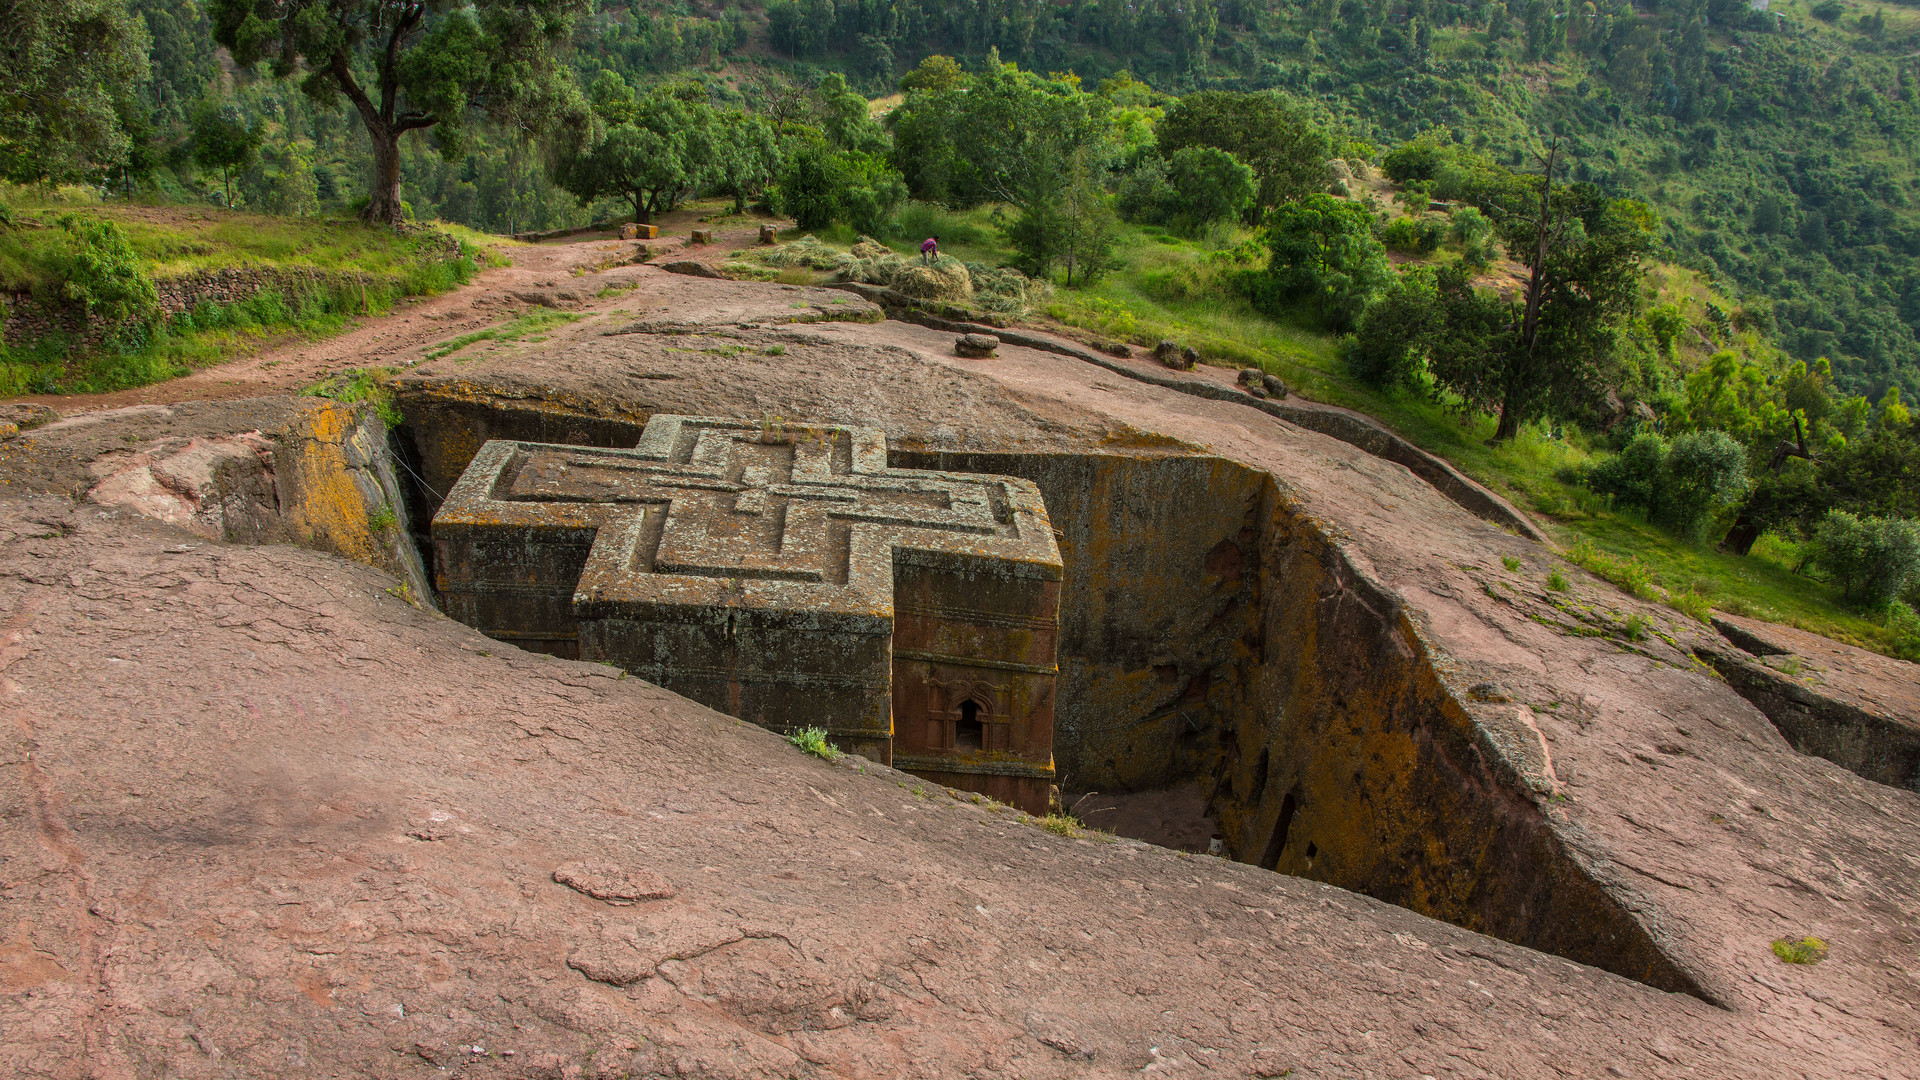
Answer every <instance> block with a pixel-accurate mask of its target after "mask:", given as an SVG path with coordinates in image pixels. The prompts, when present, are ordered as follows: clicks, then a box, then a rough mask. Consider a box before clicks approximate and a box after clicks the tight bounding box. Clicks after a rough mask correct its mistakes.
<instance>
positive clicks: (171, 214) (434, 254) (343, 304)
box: [0, 190, 502, 395]
mask: <svg viewBox="0 0 1920 1080" xmlns="http://www.w3.org/2000/svg"><path fill="white" fill-rule="evenodd" d="M8 201H9V202H10V203H11V204H12V206H13V209H14V217H15V220H16V221H17V222H19V223H20V225H19V227H16V228H11V229H6V228H0V289H4V290H5V291H7V292H14V293H29V292H30V293H33V294H35V295H36V296H41V297H50V298H51V297H57V296H58V295H59V287H60V281H59V273H58V270H57V264H56V261H55V256H56V253H57V252H58V250H59V249H60V247H61V246H62V245H63V244H64V242H65V235H66V234H65V233H64V232H63V230H61V229H60V228H58V227H57V221H58V220H59V218H60V217H61V216H62V215H65V214H82V215H91V216H97V217H102V218H106V219H109V220H112V221H114V222H117V223H118V224H120V225H121V227H122V228H124V229H125V230H126V232H127V235H128V238H129V240H130V241H131V243H132V245H133V248H134V250H135V252H136V253H137V254H138V256H139V258H140V268H141V270H142V271H143V272H145V273H146V274H147V275H148V276H149V277H151V278H153V279H154V280H155V281H156V282H164V281H165V280H167V279H169V278H178V277H184V276H187V275H190V274H194V273H198V272H202V271H214V270H225V269H244V268H251V269H268V270H318V271H321V272H322V273H325V274H327V275H329V276H332V277H334V278H335V279H336V284H334V285H333V286H331V287H329V288H325V289H319V290H315V291H313V292H311V293H310V294H308V295H304V296H301V297H296V298H295V300H294V302H292V303H289V302H287V301H286V299H285V298H283V297H281V296H279V295H278V294H274V295H271V296H265V297H261V298H258V299H255V300H248V301H241V302H238V303H234V304H223V305H203V306H202V307H201V308H200V309H198V310H196V311H195V312H193V313H191V314H190V316H189V317H187V318H180V317H176V318H174V319H172V320H170V321H169V323H168V325H167V327H166V330H165V332H163V333H159V334H156V335H153V336H151V337H149V338H147V339H146V340H143V341H134V342H120V343H117V344H115V345H112V346H102V347H88V348H82V347H77V346H76V344H75V343H73V342H70V341H68V340H67V339H66V338H65V337H64V336H63V335H60V334H54V335H50V336H49V337H48V338H46V339H43V340H41V341H38V342H20V341H16V342H14V343H12V347H11V348H7V349H3V350H0V395H9V394H18V393H23V392H38V393H47V392H77V393H85V392H97V391H108V390H116V389H122V388H125V387H129V386H138V385H142V384H144V383H149V382H154V381H157V380H160V379H165V378H171V377H173V376H176V375H180V374H184V373H185V372H187V371H189V370H192V369H194V368H198V367H204V366H207V365H209V364H215V363H218V362H220V361H221V360H224V359H227V358H228V357H231V356H235V355H239V354H241V353H245V352H249V351H255V350H258V349H259V348H260V347H261V346H262V345H263V344H264V343H265V342H266V341H267V340H269V339H272V338H276V337H281V336H285V335H288V334H297V335H304V336H308V337H323V336H327V335H329V334H333V333H338V332H339V331H340V330H342V329H344V328H345V327H346V325H347V324H348V322H349V321H350V319H351V318H352V317H353V316H354V315H357V314H366V313H371V312H375V311H381V310H384V309H386V308H387V307H388V306H389V305H391V304H392V303H393V301H394V300H396V299H398V298H400V297H403V296H419V295H428V294H432V293H436V292H442V291H445V290H446V289H448V288H451V287H453V286H454V285H456V284H458V283H459V282H460V281H462V280H465V279H466V278H467V277H468V276H470V275H471V274H472V272H473V269H474V257H475V256H476V255H477V256H478V257H479V258H480V259H482V260H484V259H488V258H493V257H496V256H491V255H489V254H488V253H487V252H486V251H485V250H484V249H487V248H490V247H492V246H494V245H498V244H500V243H502V241H501V240H500V239H499V238H497V237H489V236H484V235H483V234H480V233H475V232H472V231H471V230H468V229H464V228H462V227H459V226H440V228H441V229H443V230H444V231H445V232H449V233H452V234H453V235H454V236H455V237H456V239H458V240H459V241H460V242H461V245H462V247H463V249H464V251H465V252H466V253H465V254H463V255H461V256H458V257H450V256H449V253H448V246H447V243H446V241H445V239H444V238H442V237H440V236H437V235H434V234H432V233H428V232H422V233H418V234H414V235H409V236H402V235H399V234H396V233H394V232H392V231H390V230H385V229H374V228H368V227H366V226H364V225H361V224H360V223H358V222H356V221H353V220H348V219H339V218H280V217H271V216H268V215H263V214H251V213H245V212H232V211H225V210H219V209H211V208H204V207H190V206H188V207H175V206H145V205H137V204H135V205H129V204H123V203H112V204H100V203H98V202H97V201H93V200H88V199H86V198H84V197H83V196H82V197H75V198H63V197H61V196H60V195H55V196H52V197H49V196H48V195H46V194H45V193H40V194H38V196H37V197H36V194H35V193H33V192H21V191H17V190H16V191H13V192H10V193H8Z"/></svg>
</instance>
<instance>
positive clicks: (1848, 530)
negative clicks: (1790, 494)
mask: <svg viewBox="0 0 1920 1080" xmlns="http://www.w3.org/2000/svg"><path fill="white" fill-rule="evenodd" d="M1813 548H1814V561H1815V563H1816V564H1817V565H1818V566H1819V567H1820V568H1821V570H1823V571H1824V572H1825V573H1826V574H1827V576H1828V577H1830V578H1832V579H1833V581H1834V582H1835V583H1836V584H1838V585H1839V586H1840V590H1841V591H1842V592H1843V593H1845V594H1846V596H1847V598H1848V599H1849V600H1858V601H1862V602H1864V603H1868V604H1873V605H1876V606H1877V605H1882V604H1887V603H1890V602H1891V601H1893V600H1894V599H1895V598H1896V597H1898V596H1899V595H1900V594H1901V593H1902V592H1904V591H1905V590H1906V589H1907V587H1908V586H1909V585H1912V584H1915V583H1920V522H1915V521H1912V520H1910V519H1907V518H1884V517H1858V516H1856V515H1854V514H1850V513H1848V512H1846V511H1845V510H1829V511H1827V516H1826V517H1824V518H1821V519H1820V524H1819V525H1817V526H1815V527H1814V530H1813Z"/></svg>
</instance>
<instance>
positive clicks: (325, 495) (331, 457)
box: [276, 403, 385, 566]
mask: <svg viewBox="0 0 1920 1080" xmlns="http://www.w3.org/2000/svg"><path fill="white" fill-rule="evenodd" d="M363 426H364V425H363V424H362V423H361V418H360V416H359V414H358V412H357V411H356V410H354V409H351V408H348V407H346V406H344V405H338V404H332V403H329V404H327V405H324V406H321V407H319V408H316V409H314V410H313V411H311V412H309V413H308V414H307V415H306V417H305V418H304V423H301V424H297V425H296V426H295V428H294V430H293V432H292V433H291V434H292V436H293V437H292V438H291V439H290V440H289V443H290V446H289V451H290V452H289V453H285V454H283V455H282V459H281V460H280V461H279V462H276V465H277V466H278V468H279V470H280V471H281V473H282V474H283V475H282V483H281V491H282V492H283V493H290V494H293V495H294V499H293V500H292V501H291V502H289V504H288V505H285V506H283V507H282V508H281V513H282V514H283V515H284V517H285V519H286V521H287V524H288V527H289V528H290V529H291V530H292V531H293V533H294V535H295V536H298V537H301V538H302V539H304V540H306V541H307V542H309V543H310V544H311V545H312V546H313V547H316V548H319V549H321V550H323V551H332V552H335V553H337V554H340V555H343V556H345V557H347V558H349V559H352V560H354V561H355V562H361V563H367V564H369V565H376V566H377V565H383V564H384V561H385V560H384V559H383V557H382V556H383V545H382V544H381V542H380V540H379V538H378V537H377V536H375V535H374V528H373V524H372V521H371V514H372V510H373V507H372V506H370V505H369V502H370V500H369V498H368V493H367V492H365V491H363V490H362V488H361V486H360V484H359V483H357V482H356V481H355V480H354V476H353V472H354V469H353V465H352V464H351V462H350V461H349V455H350V454H357V455H358V456H359V457H360V458H361V459H362V460H366V459H368V458H370V457H371V456H372V454H371V453H370V452H371V451H375V450H377V447H373V446H354V445H353V444H354V443H355V442H356V441H359V442H366V441H367V436H366V435H365V433H364V432H363V431H362V428H363ZM289 472H291V473H292V474H293V475H291V476H288V475H285V474H286V473H289ZM371 501H372V502H373V503H374V505H378V500H371Z"/></svg>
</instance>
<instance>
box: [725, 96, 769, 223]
mask: <svg viewBox="0 0 1920 1080" xmlns="http://www.w3.org/2000/svg"><path fill="white" fill-rule="evenodd" d="M713 151H714V152H713V163H712V174H713V180H712V182H713V185H714V187H716V188H717V189H719V190H720V191H723V192H725V193H727V194H729V195H731V196H733V212H734V213H736V214H738V213H740V212H742V211H744V210H745V209H746V208H747V199H748V198H750V197H752V196H755V195H758V194H759V193H760V192H762V191H764V190H766V187H767V185H768V184H771V183H772V182H773V178H774V177H775V176H776V175H778V173H779V171H780V144H779V142H778V141H777V140H776V139H775V138H774V135H773V125H771V124H769V123H767V121H766V120H765V119H763V118H761V117H758V116H754V115H753V114H751V113H744V112H740V111H738V110H733V111H729V112H725V113H722V114H720V116H719V118H718V122H717V123H716V124H715V125H714V137H713Z"/></svg>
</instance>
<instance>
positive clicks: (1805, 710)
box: [1696, 612, 1920, 791]
mask: <svg viewBox="0 0 1920 1080" xmlns="http://www.w3.org/2000/svg"><path fill="white" fill-rule="evenodd" d="M1713 625H1714V628H1715V629H1716V630H1718V631H1720V636H1721V637H1722V638H1724V639H1725V640H1723V641H1719V642H1711V641H1709V642H1703V643H1702V644H1701V645H1700V646H1699V647H1698V648H1697V649H1696V651H1697V652H1698V653H1699V654H1700V655H1701V657H1703V658H1704V659H1706V661H1707V662H1708V663H1710V664H1712V665H1713V667H1714V670H1716V671H1718V672H1719V673H1720V674H1721V675H1722V676H1724V677H1725V678H1726V680H1727V684H1728V685H1729V686H1731V687H1733V688H1734V689H1735V690H1737V691H1738V692H1739V693H1740V694H1741V696H1743V697H1745V698H1746V699H1747V700H1748V701H1751V702H1753V704H1754V705H1755V706H1756V707H1757V708H1758V709H1759V710H1760V711H1761V712H1763V713H1766V714H1767V718H1768V719H1770V720H1772V721H1773V723H1774V726H1775V727H1778V728H1779V729H1780V733H1781V734H1782V735H1784V736H1786V738H1787V741H1788V742H1790V743H1792V744H1793V746H1794V748H1795V749H1796V750H1799V751H1800V752H1801V753H1803V754H1813V755H1815V756H1818V757H1823V758H1826V759H1827V760H1828V761H1831V762H1833V763H1834V764H1836V765H1839V766H1840V767H1841V768H1843V769H1846V770H1848V771H1849V772H1853V773H1857V774H1859V775H1860V776H1864V777H1866V778H1867V779H1869V780H1872V781H1875V782H1876V783H1881V784H1892V785H1893V786H1895V787H1903V788H1908V789H1910V790H1913V791H1920V665H1915V664H1909V663H1906V662H1905V661H1901V660H1895V659H1892V658H1891V657H1886V656H1881V655H1879V654H1877V653H1870V652H1867V651H1866V650H1864V649H1857V648H1855V647H1853V646H1851V645H1846V644H1842V643H1840V642H1837V641H1832V640H1829V639H1827V638H1823V637H1821V636H1819V635H1818V634H1809V633H1807V632H1806V631H1804V630H1796V629H1794V628H1793V627H1790V626H1777V625H1774V624H1771V623H1763V622H1760V621H1758V620H1756V619H1745V618H1741V617H1739V616H1736V615H1728V614H1725V613H1723V612H1716V613H1715V614H1714V620H1713Z"/></svg>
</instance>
